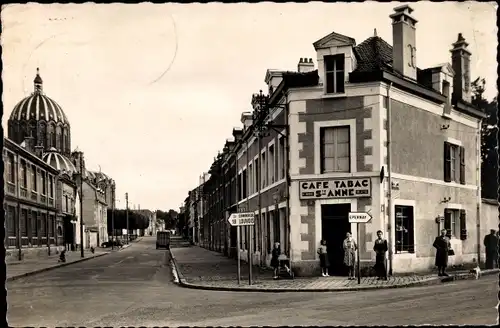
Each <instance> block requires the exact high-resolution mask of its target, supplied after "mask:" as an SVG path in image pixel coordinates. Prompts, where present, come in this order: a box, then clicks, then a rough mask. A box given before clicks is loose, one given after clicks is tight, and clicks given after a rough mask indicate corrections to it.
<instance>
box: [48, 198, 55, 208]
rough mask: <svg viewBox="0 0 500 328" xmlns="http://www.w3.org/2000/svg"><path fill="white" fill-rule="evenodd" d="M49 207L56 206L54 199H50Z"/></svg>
mask: <svg viewBox="0 0 500 328" xmlns="http://www.w3.org/2000/svg"><path fill="white" fill-rule="evenodd" d="M49 206H54V198H49Z"/></svg>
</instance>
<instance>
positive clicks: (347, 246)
mask: <svg viewBox="0 0 500 328" xmlns="http://www.w3.org/2000/svg"><path fill="white" fill-rule="evenodd" d="M357 249H358V245H356V242H355V241H354V239H353V238H352V236H351V233H350V232H348V233H347V234H346V239H344V264H345V266H347V270H348V274H349V280H351V279H354V278H355V275H354V264H355V263H356V250H357Z"/></svg>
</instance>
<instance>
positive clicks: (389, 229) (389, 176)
mask: <svg viewBox="0 0 500 328" xmlns="http://www.w3.org/2000/svg"><path fill="white" fill-rule="evenodd" d="M391 88H392V82H390V83H389V86H388V87H387V129H386V131H387V185H388V187H387V188H388V190H387V217H388V225H387V233H388V234H389V236H388V237H389V268H388V269H389V275H391V276H392V274H393V270H392V268H393V256H394V247H395V240H394V239H395V236H393V222H392V221H393V220H392V174H391V169H392V167H391Z"/></svg>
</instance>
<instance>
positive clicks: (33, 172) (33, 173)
mask: <svg viewBox="0 0 500 328" xmlns="http://www.w3.org/2000/svg"><path fill="white" fill-rule="evenodd" d="M31 169H32V170H31V189H32V190H33V191H37V190H38V189H37V181H36V178H37V177H36V166H34V165H33V166H32V167H31Z"/></svg>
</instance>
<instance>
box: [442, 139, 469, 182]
mask: <svg viewBox="0 0 500 328" xmlns="http://www.w3.org/2000/svg"><path fill="white" fill-rule="evenodd" d="M444 181H445V182H457V183H460V184H465V148H464V147H461V146H457V145H454V144H452V143H449V142H445V143H444Z"/></svg>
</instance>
